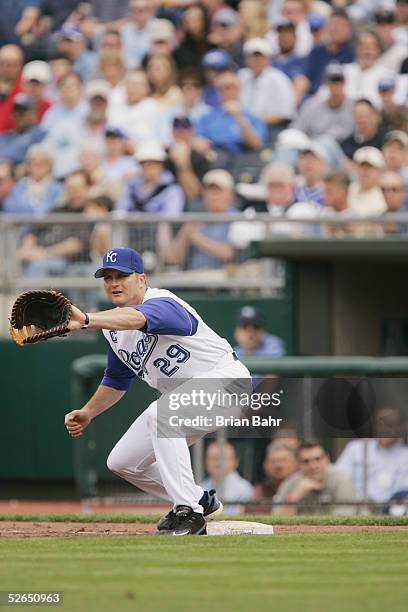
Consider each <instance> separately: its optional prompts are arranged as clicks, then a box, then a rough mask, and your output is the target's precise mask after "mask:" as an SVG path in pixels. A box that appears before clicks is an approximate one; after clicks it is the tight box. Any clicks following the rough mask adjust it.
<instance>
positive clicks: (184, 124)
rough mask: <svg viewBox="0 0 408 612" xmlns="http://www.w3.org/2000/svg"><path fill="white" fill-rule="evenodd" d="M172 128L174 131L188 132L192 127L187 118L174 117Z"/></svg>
mask: <svg viewBox="0 0 408 612" xmlns="http://www.w3.org/2000/svg"><path fill="white" fill-rule="evenodd" d="M173 127H174V128H175V129H176V130H177V129H181V130H189V129H190V128H191V127H192V123H191V121H190V119H189V118H188V117H174V119H173Z"/></svg>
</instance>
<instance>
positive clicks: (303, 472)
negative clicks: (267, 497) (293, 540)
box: [273, 440, 356, 515]
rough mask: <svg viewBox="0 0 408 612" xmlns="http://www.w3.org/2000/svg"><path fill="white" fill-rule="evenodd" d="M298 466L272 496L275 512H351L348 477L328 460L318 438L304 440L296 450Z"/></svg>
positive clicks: (353, 495)
mask: <svg viewBox="0 0 408 612" xmlns="http://www.w3.org/2000/svg"><path fill="white" fill-rule="evenodd" d="M296 457H297V460H298V463H299V470H298V471H297V472H295V474H293V475H292V476H289V478H286V479H285V480H284V481H283V482H282V484H281V485H280V486H279V489H278V491H277V493H276V495H275V497H274V498H273V501H274V508H273V513H274V514H342V515H346V514H354V512H355V511H354V509H353V506H352V505H348V503H350V504H351V503H352V502H353V501H355V500H356V495H355V492H354V489H353V485H352V483H351V481H350V480H349V479H348V478H347V477H346V476H344V475H343V474H342V473H341V472H340V471H339V470H338V469H337V468H336V467H334V465H333V464H332V463H331V462H330V457H329V455H328V453H327V452H326V450H325V449H324V448H323V446H322V445H321V444H320V442H318V441H317V440H311V441H305V442H302V444H301V445H300V446H299V448H298V450H297V454H296Z"/></svg>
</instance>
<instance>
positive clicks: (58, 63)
mask: <svg viewBox="0 0 408 612" xmlns="http://www.w3.org/2000/svg"><path fill="white" fill-rule="evenodd" d="M48 65H49V67H50V70H51V83H50V84H49V86H48V92H49V95H50V98H51V100H52V101H53V102H55V101H58V102H59V82H60V81H61V80H62V79H64V78H65V77H66V76H67V75H68V74H71V73H72V64H71V62H70V61H69V59H68V58H67V57H65V55H62V54H61V53H54V54H53V55H51V56H50V58H49V60H48Z"/></svg>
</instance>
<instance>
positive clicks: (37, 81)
mask: <svg viewBox="0 0 408 612" xmlns="http://www.w3.org/2000/svg"><path fill="white" fill-rule="evenodd" d="M22 78H23V80H22V85H23V89H24V92H25V93H26V94H27V95H28V96H30V98H33V100H35V101H36V104H37V108H36V111H37V122H38V123H39V122H40V121H41V119H42V117H43V115H44V113H45V112H46V111H47V110H48V109H49V108H50V106H51V105H52V101H51V100H49V99H48V97H47V88H48V85H49V84H50V83H51V78H52V75H51V69H50V67H49V65H48V64H47V62H42V61H40V60H34V61H33V62H28V64H26V65H25V66H24V68H23V72H22Z"/></svg>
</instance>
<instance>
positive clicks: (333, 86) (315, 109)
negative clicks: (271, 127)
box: [291, 64, 354, 141]
mask: <svg viewBox="0 0 408 612" xmlns="http://www.w3.org/2000/svg"><path fill="white" fill-rule="evenodd" d="M324 81H325V85H326V87H327V94H325V95H323V96H322V92H321V91H318V93H316V94H315V95H314V96H312V97H311V98H309V99H308V100H306V102H305V103H304V104H303V105H302V106H301V108H300V110H299V112H298V115H297V117H296V118H295V119H294V121H293V122H292V123H291V127H293V128H295V129H298V130H302V132H304V133H305V134H307V135H308V136H309V137H310V138H317V137H319V136H332V137H333V138H334V139H335V140H338V141H340V140H344V139H345V138H347V137H348V136H350V135H351V133H352V132H353V127H354V122H353V103H352V102H351V100H350V98H348V97H347V96H346V94H345V91H344V71H343V67H342V66H341V65H340V64H329V65H328V66H327V67H326V70H325V72H324Z"/></svg>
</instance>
